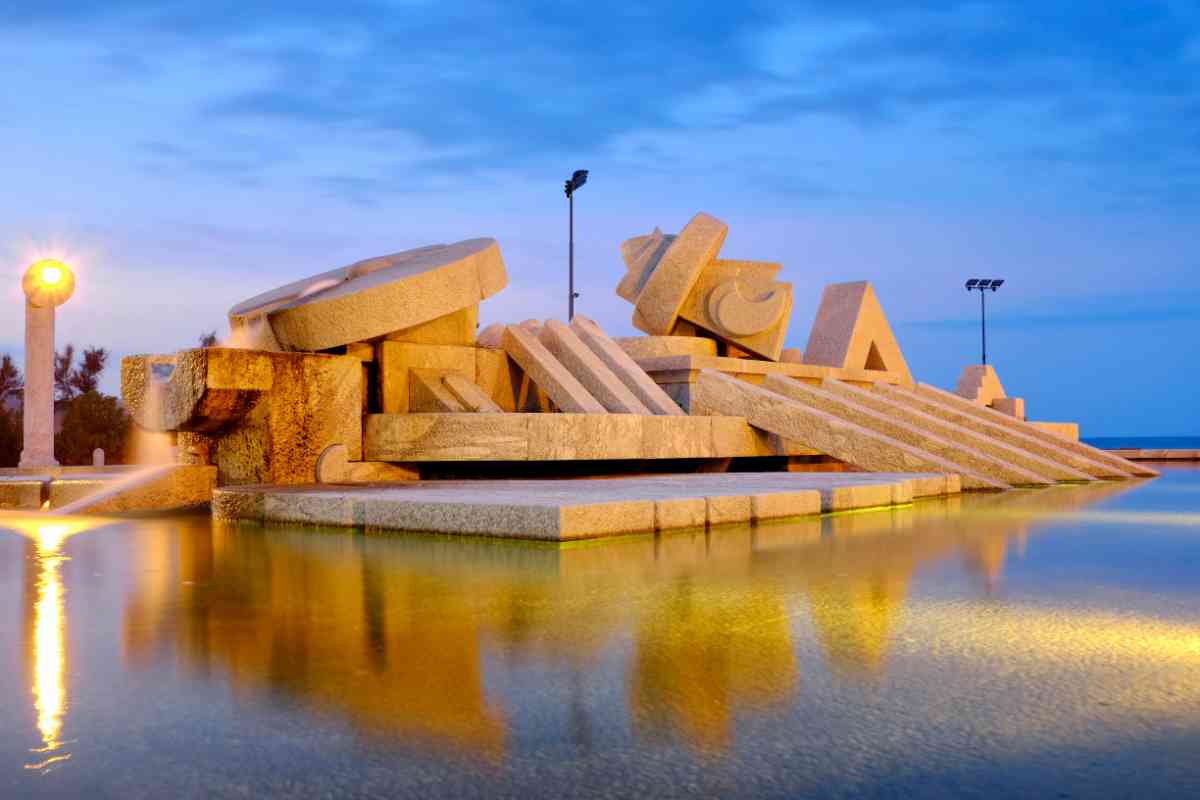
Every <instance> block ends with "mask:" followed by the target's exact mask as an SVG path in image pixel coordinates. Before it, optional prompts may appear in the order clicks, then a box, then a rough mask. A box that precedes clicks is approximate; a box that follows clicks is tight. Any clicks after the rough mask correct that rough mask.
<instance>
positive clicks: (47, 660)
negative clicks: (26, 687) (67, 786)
mask: <svg viewBox="0 0 1200 800" xmlns="http://www.w3.org/2000/svg"><path fill="white" fill-rule="evenodd" d="M0 526H2V527H4V528H8V529H11V530H14V531H16V532H18V533H20V534H21V535H23V536H25V537H26V538H28V539H30V540H31V541H32V543H33V550H34V552H33V558H32V559H30V560H28V561H27V562H26V565H27V567H26V569H27V570H28V569H29V565H33V566H34V567H36V570H37V573H36V576H34V575H32V574H30V573H29V572H28V571H27V572H26V583H27V585H30V584H31V586H30V588H31V590H32V591H26V593H25V594H26V597H31V598H32V609H31V611H29V612H27V614H26V618H27V619H29V620H31V635H30V636H29V640H28V648H29V655H30V662H31V671H30V684H31V686H30V691H31V693H32V695H33V708H34V711H35V712H36V714H37V727H38V732H39V734H40V735H41V739H42V744H41V747H36V748H32V749H31V750H30V752H31V753H33V754H34V755H35V760H34V762H33V763H30V764H27V765H26V769H32V770H46V769H48V768H50V767H52V766H53V765H54V764H57V763H58V762H61V761H66V760H67V759H69V758H70V757H71V754H70V753H68V752H66V751H65V750H64V749H63V747H64V744H65V742H63V740H62V729H63V719H64V717H65V715H66V712H67V707H68V703H67V687H66V672H67V651H66V612H65V608H64V594H65V593H64V589H63V580H62V573H61V569H62V565H63V564H64V563H65V562H66V561H68V560H69V559H68V558H67V556H66V555H65V554H64V553H63V545H64V544H65V543H66V541H67V539H69V538H70V537H71V536H74V535H75V534H77V533H79V532H81V531H84V530H88V529H90V528H93V527H96V526H97V523H95V522H92V521H89V520H83V519H48V518H46V517H42V518H41V519H36V518H32V517H17V516H9V515H7V514H5V515H3V516H0Z"/></svg>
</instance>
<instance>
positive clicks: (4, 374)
mask: <svg viewBox="0 0 1200 800" xmlns="http://www.w3.org/2000/svg"><path fill="white" fill-rule="evenodd" d="M24 388H25V381H24V380H22V379H21V370H19V369H17V365H16V364H14V363H13V360H12V356H10V355H9V354H8V353H5V354H4V356H3V358H0V409H2V408H4V407H5V405H6V404H7V402H8V399H9V398H10V397H16V396H17V395H18V394H20V393H21V390H22V389H24Z"/></svg>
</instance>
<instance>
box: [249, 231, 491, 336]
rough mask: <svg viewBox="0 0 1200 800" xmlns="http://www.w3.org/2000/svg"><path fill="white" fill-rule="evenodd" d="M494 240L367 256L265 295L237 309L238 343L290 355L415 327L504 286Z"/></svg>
mask: <svg viewBox="0 0 1200 800" xmlns="http://www.w3.org/2000/svg"><path fill="white" fill-rule="evenodd" d="M506 282H507V275H506V273H505V270H504V261H503V260H502V259H501V257H500V248H499V246H498V245H497V244H496V241H495V240H494V239H469V240H467V241H463V242H458V243H457V244H452V245H434V246H431V247H422V248H417V249H415V250H406V251H404V252H402V253H395V254H392V255H389V256H381V257H379V258H371V259H366V260H365V261H359V262H357V263H355V264H351V265H350V266H348V267H342V268H340V269H336V270H332V271H330V272H326V273H322V274H320V275H314V276H313V277H311V278H307V279H305V280H302V281H297V282H296V283H292V284H289V285H287V286H283V287H280V288H279V289H275V290H273V291H270V292H266V293H265V294H261V295H258V296H257V297H254V298H252V299H250V300H247V301H246V302H244V303H241V304H239V305H237V306H235V307H234V308H233V309H232V310H231V311H230V312H229V325H230V328H231V329H232V330H233V333H234V336H235V338H240V339H242V340H248V341H250V342H251V343H261V345H260V346H263V347H266V346H269V345H272V344H273V345H277V346H278V347H279V348H282V349H285V350H328V349H330V348H332V347H338V346H340V345H346V344H349V343H351V342H363V341H367V340H370V339H378V338H380V337H383V336H387V335H388V334H391V333H394V332H395V331H401V330H407V329H413V328H416V327H417V326H421V325H424V324H425V323H429V322H432V321H433V320H436V319H438V318H441V317H445V316H447V315H450V314H453V313H455V312H458V311H461V310H463V309H466V308H471V307H473V306H476V305H478V303H479V301H480V300H483V299H484V298H486V297H489V296H491V295H493V294H495V293H496V292H498V291H500V289H502V288H504V285H505V284H506Z"/></svg>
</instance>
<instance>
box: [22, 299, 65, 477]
mask: <svg viewBox="0 0 1200 800" xmlns="http://www.w3.org/2000/svg"><path fill="white" fill-rule="evenodd" d="M23 414H24V418H25V438H24V440H23V442H22V449H21V461H20V466H21V467H57V466H58V462H57V461H55V460H54V306H53V305H45V306H35V305H33V303H31V302H29V301H28V300H26V301H25V408H24V411H23Z"/></svg>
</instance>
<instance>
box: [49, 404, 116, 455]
mask: <svg viewBox="0 0 1200 800" xmlns="http://www.w3.org/2000/svg"><path fill="white" fill-rule="evenodd" d="M128 433H129V415H128V414H126V413H125V409H123V408H121V404H120V403H118V402H117V398H115V397H110V396H109V395H105V394H100V393H99V392H96V391H90V392H85V393H83V394H81V395H79V396H77V397H74V398H72V399H71V400H69V401H68V402H67V406H66V411H65V413H64V415H63V426H62V430H61V431H60V432H59V433H58V434H57V435H56V436H55V437H54V453H55V455H56V456H57V457H58V460H59V461H60V462H61V463H63V464H66V465H86V464H91V463H92V451H93V450H95V449H96V448H97V447H99V448H101V449H102V450H104V454H105V461H106V463H109V464H118V463H120V462H121V459H122V457H123V456H124V453H125V439H126V436H127V435H128Z"/></svg>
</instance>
